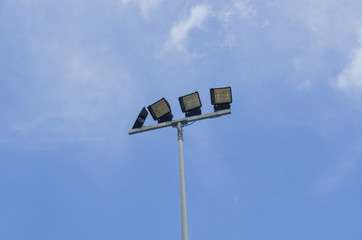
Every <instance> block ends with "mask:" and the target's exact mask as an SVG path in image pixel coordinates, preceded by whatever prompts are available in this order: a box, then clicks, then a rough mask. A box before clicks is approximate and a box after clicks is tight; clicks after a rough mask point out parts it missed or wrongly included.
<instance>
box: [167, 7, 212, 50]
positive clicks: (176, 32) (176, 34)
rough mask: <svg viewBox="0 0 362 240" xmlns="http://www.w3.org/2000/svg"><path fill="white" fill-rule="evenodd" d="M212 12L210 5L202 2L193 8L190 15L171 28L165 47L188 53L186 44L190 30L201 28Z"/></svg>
mask: <svg viewBox="0 0 362 240" xmlns="http://www.w3.org/2000/svg"><path fill="white" fill-rule="evenodd" d="M210 14H211V9H210V6H209V5H207V4H200V5H197V6H194V7H193V8H191V11H190V16H189V17H188V18H187V19H183V20H181V21H180V22H178V23H177V24H176V25H174V27H173V28H172V29H171V33H170V37H169V39H168V41H167V42H166V44H165V49H166V50H170V49H175V50H177V51H178V52H183V53H187V52H188V51H187V48H186V44H187V41H188V36H189V32H190V31H191V30H192V29H195V28H201V26H202V24H203V23H204V22H205V21H206V20H207V18H208V17H209V16H210Z"/></svg>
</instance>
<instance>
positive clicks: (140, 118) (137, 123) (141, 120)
mask: <svg viewBox="0 0 362 240" xmlns="http://www.w3.org/2000/svg"><path fill="white" fill-rule="evenodd" d="M147 115H148V112H147V110H146V108H145V107H143V108H142V110H141V112H140V114H138V117H137V119H136V121H135V123H134V124H133V127H132V129H135V128H141V127H142V126H143V124H144V123H145V120H146V118H147Z"/></svg>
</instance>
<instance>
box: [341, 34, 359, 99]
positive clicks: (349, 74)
mask: <svg viewBox="0 0 362 240" xmlns="http://www.w3.org/2000/svg"><path fill="white" fill-rule="evenodd" d="M337 87H338V88H339V89H341V90H345V91H350V92H355V91H359V90H362V31H361V33H360V46H359V47H358V48H357V49H355V51H354V52H353V54H352V59H351V62H350V63H349V64H348V66H347V67H346V68H345V69H344V70H343V71H342V73H341V74H340V75H339V76H338V81H337Z"/></svg>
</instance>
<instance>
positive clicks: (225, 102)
mask: <svg viewBox="0 0 362 240" xmlns="http://www.w3.org/2000/svg"><path fill="white" fill-rule="evenodd" d="M210 97H211V104H212V105H214V110H215V112H216V111H219V110H224V109H230V103H232V101H233V100H232V94H231V87H224V88H211V89H210Z"/></svg>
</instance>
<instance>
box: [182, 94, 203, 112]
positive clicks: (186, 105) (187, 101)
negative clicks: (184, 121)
mask: <svg viewBox="0 0 362 240" xmlns="http://www.w3.org/2000/svg"><path fill="white" fill-rule="evenodd" d="M179 101H180V105H181V108H182V112H187V111H189V110H192V109H195V108H200V107H201V101H200V97H199V93H198V92H194V93H191V94H189V95H186V96H183V97H180V98H179Z"/></svg>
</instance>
